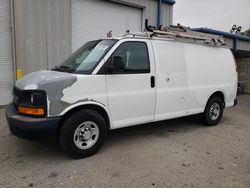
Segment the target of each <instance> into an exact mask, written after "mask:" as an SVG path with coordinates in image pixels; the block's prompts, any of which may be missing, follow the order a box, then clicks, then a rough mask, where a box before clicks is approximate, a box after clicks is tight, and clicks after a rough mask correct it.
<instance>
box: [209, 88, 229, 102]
mask: <svg viewBox="0 0 250 188" xmlns="http://www.w3.org/2000/svg"><path fill="white" fill-rule="evenodd" d="M212 97H219V98H220V99H221V100H222V102H223V104H224V105H225V97H224V94H223V93H222V92H221V91H216V92H214V93H213V94H212V95H211V96H210V97H209V99H210V98H212ZM209 99H208V100H209Z"/></svg>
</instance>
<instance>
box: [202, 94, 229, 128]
mask: <svg viewBox="0 0 250 188" xmlns="http://www.w3.org/2000/svg"><path fill="white" fill-rule="evenodd" d="M214 106H216V107H219V114H218V115H217V116H216V117H215V115H213V114H211V111H213V110H212V108H213V107H214ZM216 109H217V108H216ZM223 110H224V105H223V102H222V100H221V99H220V98H219V97H216V96H214V97H211V98H210V99H209V100H208V102H207V105H206V108H205V111H204V112H203V113H202V114H200V118H201V121H202V122H203V123H204V124H205V125H207V126H213V125H217V124H218V123H219V122H220V120H221V118H222V116H223ZM217 111H218V110H217ZM211 115H212V117H211Z"/></svg>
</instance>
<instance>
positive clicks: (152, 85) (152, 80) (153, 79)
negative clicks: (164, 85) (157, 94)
mask: <svg viewBox="0 0 250 188" xmlns="http://www.w3.org/2000/svg"><path fill="white" fill-rule="evenodd" d="M150 81H151V87H152V88H154V87H155V77H154V76H151V78H150Z"/></svg>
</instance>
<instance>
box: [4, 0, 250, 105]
mask: <svg viewBox="0 0 250 188" xmlns="http://www.w3.org/2000/svg"><path fill="white" fill-rule="evenodd" d="M174 4H175V1H174V0H0V106H1V105H5V104H7V103H8V102H10V101H11V99H12V95H11V93H12V89H13V85H14V82H15V80H16V72H17V70H19V69H20V70H22V72H23V74H24V75H25V74H28V73H30V72H34V71H37V70H44V69H50V68H52V67H54V66H56V65H58V64H59V63H60V62H62V61H63V60H64V59H65V58H66V57H67V56H69V55H70V54H71V53H72V51H75V50H76V49H77V48H79V47H80V46H81V45H83V44H84V43H85V42H86V41H88V40H91V39H96V38H104V37H106V34H107V33H108V32H109V31H112V32H113V35H118V34H123V33H125V31H126V30H130V31H143V30H144V21H145V19H148V20H149V24H150V25H154V26H159V25H161V24H162V25H164V26H168V25H172V22H173V5H174ZM193 31H199V32H205V33H212V34H217V35H223V36H224V37H225V39H226V42H227V46H228V47H229V48H231V49H232V51H233V52H234V54H235V57H236V60H237V62H238V65H239V80H240V82H241V85H243V86H244V88H245V89H244V91H245V92H247V93H250V40H249V37H246V36H238V35H236V34H230V33H226V32H221V31H216V30H212V29H207V28H198V29H194V30H193Z"/></svg>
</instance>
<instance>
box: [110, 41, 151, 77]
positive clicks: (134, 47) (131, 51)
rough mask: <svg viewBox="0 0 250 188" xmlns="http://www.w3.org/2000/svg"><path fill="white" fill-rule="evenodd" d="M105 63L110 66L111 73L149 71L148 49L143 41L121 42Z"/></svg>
mask: <svg viewBox="0 0 250 188" xmlns="http://www.w3.org/2000/svg"><path fill="white" fill-rule="evenodd" d="M106 63H107V64H108V66H109V67H112V69H113V71H112V74H140V73H149V72H150V64H149V56H148V49H147V45H146V43H145V42H124V43H122V44H121V45H120V46H119V47H118V48H117V49H116V50H115V52H114V53H113V54H112V55H111V57H110V58H109V60H108V62H106Z"/></svg>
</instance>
